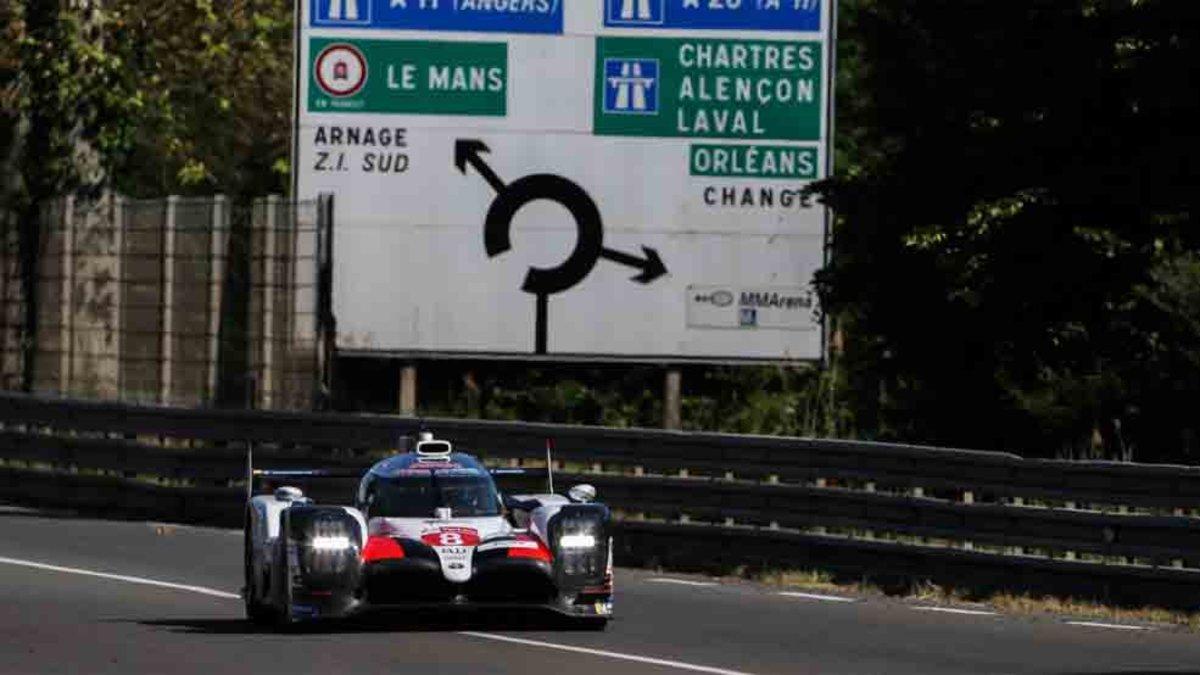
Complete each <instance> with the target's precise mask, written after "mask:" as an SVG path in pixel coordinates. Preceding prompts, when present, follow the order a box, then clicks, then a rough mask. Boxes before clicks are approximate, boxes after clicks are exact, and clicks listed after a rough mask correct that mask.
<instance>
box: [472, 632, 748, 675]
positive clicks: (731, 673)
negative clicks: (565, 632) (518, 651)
mask: <svg viewBox="0 0 1200 675" xmlns="http://www.w3.org/2000/svg"><path fill="white" fill-rule="evenodd" d="M459 635H469V636H471V637H477V638H482V639H484V640H496V641H497V642H511V643H513V644H518V645H526V646H529V647H542V648H545V649H558V650H560V651H564V652H575V653H577V654H591V655H593V656H605V657H608V658H610V659H620V660H622V661H633V662H635V663H646V664H649V665H652V666H663V667H666V668H675V669H677V670H690V671H692V672H696V673H712V674H713V675H748V674H747V673H745V672H744V671H741V670H727V669H725V668H713V667H711V666H697V665H694V664H691V663H683V662H681V661H670V660H667V659H652V658H650V657H648V656H634V655H632V654H622V653H620V652H610V651H605V650H603V649H588V648H587V647H575V646H573V645H560V644H557V643H554V642H542V641H541V640H526V639H525V638H515V637H509V636H507V635H496V634H494V633H476V632H474V631H462V632H461V633H459Z"/></svg>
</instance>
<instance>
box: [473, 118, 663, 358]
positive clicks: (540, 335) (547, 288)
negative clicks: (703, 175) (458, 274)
mask: <svg viewBox="0 0 1200 675" xmlns="http://www.w3.org/2000/svg"><path fill="white" fill-rule="evenodd" d="M487 152H490V151H489V150H488V147H487V145H485V144H484V143H483V142H482V141H479V140H469V139H461V140H459V141H458V142H456V143H455V144H454V165H455V166H457V167H458V170H459V171H461V172H463V173H464V174H465V173H466V172H467V165H468V164H469V165H470V166H472V167H474V168H475V170H476V171H477V172H478V173H479V175H480V176H482V177H483V179H484V180H486V181H487V183H488V185H490V186H491V187H492V189H493V190H495V191H496V199H495V200H494V201H492V205H491V207H490V208H489V209H488V212H487V216H486V218H485V219H484V225H483V244H484V249H485V250H486V251H487V254H488V257H489V258H494V257H496V256H498V255H501V254H503V253H505V252H507V251H509V250H510V249H512V238H511V233H512V223H513V220H514V218H515V217H516V215H517V212H518V211H520V210H521V209H522V208H523V207H525V206H527V205H528V204H531V203H533V202H536V201H543V200H544V201H550V202H554V203H556V204H559V205H561V206H563V207H564V208H566V209H567V211H568V212H569V213H570V214H571V217H572V218H574V220H575V229H576V239H575V248H574V249H573V250H572V251H571V254H570V255H569V256H567V259H566V260H564V261H563V262H561V263H559V264H558V265H556V266H554V267H531V268H529V272H528V273H527V274H526V275H525V281H524V283H523V284H522V285H521V290H523V291H525V292H526V293H530V294H532V295H534V296H535V297H536V299H537V324H536V326H535V334H534V344H535V352H536V353H538V354H545V353H546V343H547V331H548V328H547V324H548V319H547V314H548V305H549V298H550V296H551V295H554V294H556V293H562V292H564V291H566V290H568V289H570V288H573V287H574V286H576V285H577V284H579V282H581V281H583V280H584V279H585V278H586V277H587V275H588V274H590V273H591V271H592V269H593V268H595V266H596V263H597V262H598V261H599V260H600V259H601V258H604V259H606V260H609V261H612V262H615V263H618V264H621V265H626V266H628V267H633V268H635V269H638V270H640V273H639V274H638V275H637V276H635V277H633V278H632V279H631V281H635V282H637V283H640V284H648V283H650V282H652V281H654V280H655V279H657V278H659V277H661V276H663V275H664V274H666V273H667V268H666V265H664V264H663V261H662V258H660V257H659V255H658V251H655V250H654V249H652V248H648V247H646V246H643V247H642V252H643V254H644V256H645V257H644V258H639V257H638V256H636V255H631V254H629V253H623V252H621V251H615V250H613V249H609V248H605V247H604V223H603V221H602V219H601V217H600V209H599V207H597V206H596V202H595V201H594V200H593V199H592V198H591V196H590V195H588V193H587V192H586V191H585V190H584V189H583V188H582V187H580V186H579V185H577V184H575V183H574V182H572V181H570V180H567V179H566V178H563V177H562V176H556V175H554V174H544V173H541V174H533V175H529V176H525V177H523V178H519V179H517V180H515V181H513V183H512V184H505V183H504V181H503V180H501V179H500V177H499V176H497V175H496V172H495V171H493V170H492V167H490V166H488V164H487V162H485V161H484V160H483V157H482V156H481V155H482V154H483V153H487Z"/></svg>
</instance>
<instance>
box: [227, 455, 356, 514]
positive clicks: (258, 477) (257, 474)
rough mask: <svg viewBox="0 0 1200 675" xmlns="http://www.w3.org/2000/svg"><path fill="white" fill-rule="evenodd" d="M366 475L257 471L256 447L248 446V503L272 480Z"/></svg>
mask: <svg viewBox="0 0 1200 675" xmlns="http://www.w3.org/2000/svg"><path fill="white" fill-rule="evenodd" d="M364 473H366V471H365V470H364V469H348V468H337V469H256V468H254V445H253V444H252V443H247V444H246V501H250V500H251V499H252V498H253V497H254V493H255V491H256V490H257V489H258V486H259V485H261V484H262V481H264V480H270V479H272V478H278V479H287V478H302V479H305V480H314V479H323V478H324V479H335V478H342V479H345V478H361V477H362V476H363V474H364Z"/></svg>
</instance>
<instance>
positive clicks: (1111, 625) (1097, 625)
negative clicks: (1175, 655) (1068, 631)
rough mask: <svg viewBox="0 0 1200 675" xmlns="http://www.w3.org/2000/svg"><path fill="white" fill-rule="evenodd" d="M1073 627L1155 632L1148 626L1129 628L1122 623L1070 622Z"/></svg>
mask: <svg viewBox="0 0 1200 675" xmlns="http://www.w3.org/2000/svg"><path fill="white" fill-rule="evenodd" d="M1067 623H1068V624H1070V625H1072V626H1085V627H1087V628H1112V629H1114V630H1154V629H1153V628H1150V627H1148V626H1128V625H1125V624H1120V623H1101V622H1099V621H1068V622H1067Z"/></svg>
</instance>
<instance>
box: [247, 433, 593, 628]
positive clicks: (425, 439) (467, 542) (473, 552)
mask: <svg viewBox="0 0 1200 675" xmlns="http://www.w3.org/2000/svg"><path fill="white" fill-rule="evenodd" d="M247 464H248V473H249V474H250V475H249V487H248V503H247V507H246V519H245V587H244V588H243V593H242V594H243V597H244V599H245V604H246V615H247V617H248V618H249V619H250V620H252V621H254V622H257V623H277V624H282V625H287V624H293V623H297V622H306V621H310V620H316V619H326V618H341V617H349V616H353V615H359V614H362V613H366V612H369V611H371V610H404V609H422V608H435V607H479V608H520V609H529V608H543V609H548V610H552V611H554V612H557V613H558V614H561V615H565V616H567V617H570V620H571V621H573V622H575V623H578V624H580V625H582V626H585V627H588V628H596V629H602V628H603V627H604V626H605V624H606V623H607V622H608V620H609V618H610V617H611V616H612V613H613V603H612V601H613V563H612V538H611V535H610V529H611V528H610V520H611V519H610V514H609V510H608V508H607V507H605V506H603V505H602V504H597V503H593V500H594V498H595V495H596V491H595V489H594V488H592V487H591V486H589V485H577V486H574V487H572V488H571V490H570V491H569V492H568V495H567V496H562V495H557V494H535V495H524V496H507V497H502V496H501V494H500V492H499V491H498V490H497V488H496V483H495V480H494V478H493V474H503V473H518V472H521V470H520V469H515V470H513V469H508V470H489V469H488V468H486V467H485V466H484V465H483V464H482V463H481V462H480V461H479V460H477V459H476V458H474V457H472V456H470V455H467V454H464V453H461V452H455V451H454V449H453V447H452V445H451V444H450V443H449V442H448V441H445V440H435V439H434V438H433V436H432V434H428V433H422V434H421V436H420V437H419V440H418V442H417V443H416V447H415V449H414V450H413V451H412V452H406V453H402V454H397V455H394V456H392V457H389V458H388V459H385V460H383V461H380V462H378V463H377V464H375V465H374V466H372V467H371V468H370V469H369V470H368V471H367V472H366V474H365V475H364V476H362V479H361V482H360V483H359V487H358V494H357V497H356V500H355V505H354V506H325V505H318V504H315V503H313V501H312V500H311V499H309V498H307V497H305V496H304V493H303V492H302V491H301V490H300V489H299V488H297V487H292V486H281V487H279V488H277V489H275V490H274V491H272V492H271V493H269V494H260V495H256V494H253V492H254V486H255V485H256V483H257V482H258V481H259V480H262V479H264V478H265V479H271V480H279V479H285V480H286V479H289V478H296V479H301V478H303V479H320V478H330V477H336V476H339V475H341V476H343V477H344V476H345V474H339V473H338V472H336V471H321V470H297V471H280V470H276V471H264V470H255V469H254V468H253V463H252V461H251V459H250V458H248V459H247ZM291 482H296V481H295V480H293V481H291ZM551 485H552V478H551ZM551 489H552V488H551Z"/></svg>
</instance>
